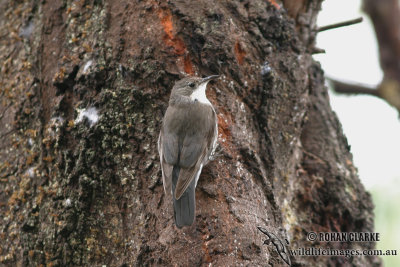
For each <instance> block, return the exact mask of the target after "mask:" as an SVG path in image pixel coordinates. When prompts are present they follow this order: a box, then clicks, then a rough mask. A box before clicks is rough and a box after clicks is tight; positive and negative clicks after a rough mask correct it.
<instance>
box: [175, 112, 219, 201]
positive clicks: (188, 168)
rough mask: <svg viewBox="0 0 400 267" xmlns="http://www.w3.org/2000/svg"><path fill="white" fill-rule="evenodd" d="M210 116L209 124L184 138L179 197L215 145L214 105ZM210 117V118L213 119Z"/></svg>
mask: <svg viewBox="0 0 400 267" xmlns="http://www.w3.org/2000/svg"><path fill="white" fill-rule="evenodd" d="M210 116H211V118H212V120H210V122H211V123H208V124H207V126H206V127H205V128H204V129H202V130H199V131H197V132H195V133H192V134H190V135H186V136H185V138H184V140H183V145H182V149H181V153H180V157H179V166H180V167H181V170H180V173H179V177H178V181H177V183H176V188H175V192H174V195H175V198H176V199H179V198H180V197H181V196H182V194H183V193H184V192H185V191H186V189H187V187H188V186H189V184H190V182H191V181H192V180H193V179H194V178H195V177H196V175H197V173H198V172H199V171H201V168H202V166H203V165H204V164H205V162H206V161H207V160H205V157H208V156H209V154H210V153H209V150H211V149H212V147H213V142H214V135H215V127H216V124H215V121H216V115H215V112H214V110H213V109H212V107H210ZM211 118H210V119H211ZM199 140H207V142H199Z"/></svg>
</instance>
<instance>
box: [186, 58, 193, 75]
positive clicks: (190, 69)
mask: <svg viewBox="0 0 400 267" xmlns="http://www.w3.org/2000/svg"><path fill="white" fill-rule="evenodd" d="M183 68H184V70H185V72H186V73H188V74H190V75H193V74H194V69H193V64H192V61H191V60H190V56H189V55H186V56H185V58H184V60H183Z"/></svg>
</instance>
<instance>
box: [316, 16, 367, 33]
mask: <svg viewBox="0 0 400 267" xmlns="http://www.w3.org/2000/svg"><path fill="white" fill-rule="evenodd" d="M362 21H363V18H362V17H359V18H356V19H352V20H347V21H343V22H339V23H335V24H331V25H326V26H322V27H319V28H318V29H317V31H318V32H323V31H327V30H332V29H336V28H340V27H345V26H350V25H353V24H357V23H360V22H362Z"/></svg>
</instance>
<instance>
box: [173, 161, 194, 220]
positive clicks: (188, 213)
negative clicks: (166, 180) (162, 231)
mask: <svg viewBox="0 0 400 267" xmlns="http://www.w3.org/2000/svg"><path fill="white" fill-rule="evenodd" d="M179 171H180V168H179V167H177V166H174V169H173V170H172V192H175V187H176V183H177V181H178V177H179ZM195 189H196V181H195V179H193V181H192V182H191V183H190V184H189V186H188V188H187V189H186V191H185V192H184V193H183V195H182V196H181V197H180V198H179V199H175V196H174V193H173V194H172V195H173V196H172V198H173V202H174V216H175V224H176V226H177V227H178V228H182V226H189V225H192V223H193V221H194V215H195V209H196V200H195Z"/></svg>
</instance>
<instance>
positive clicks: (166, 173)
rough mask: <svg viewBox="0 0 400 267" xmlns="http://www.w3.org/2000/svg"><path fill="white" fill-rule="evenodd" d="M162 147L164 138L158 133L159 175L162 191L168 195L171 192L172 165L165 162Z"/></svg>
mask: <svg viewBox="0 0 400 267" xmlns="http://www.w3.org/2000/svg"><path fill="white" fill-rule="evenodd" d="M164 147H165V146H164V138H163V137H162V132H160V136H159V137H158V153H159V154H160V164H161V173H162V179H163V185H164V191H165V193H166V194H170V193H171V192H172V187H171V183H172V169H173V165H171V164H168V163H167V161H166V160H165V155H164Z"/></svg>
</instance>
